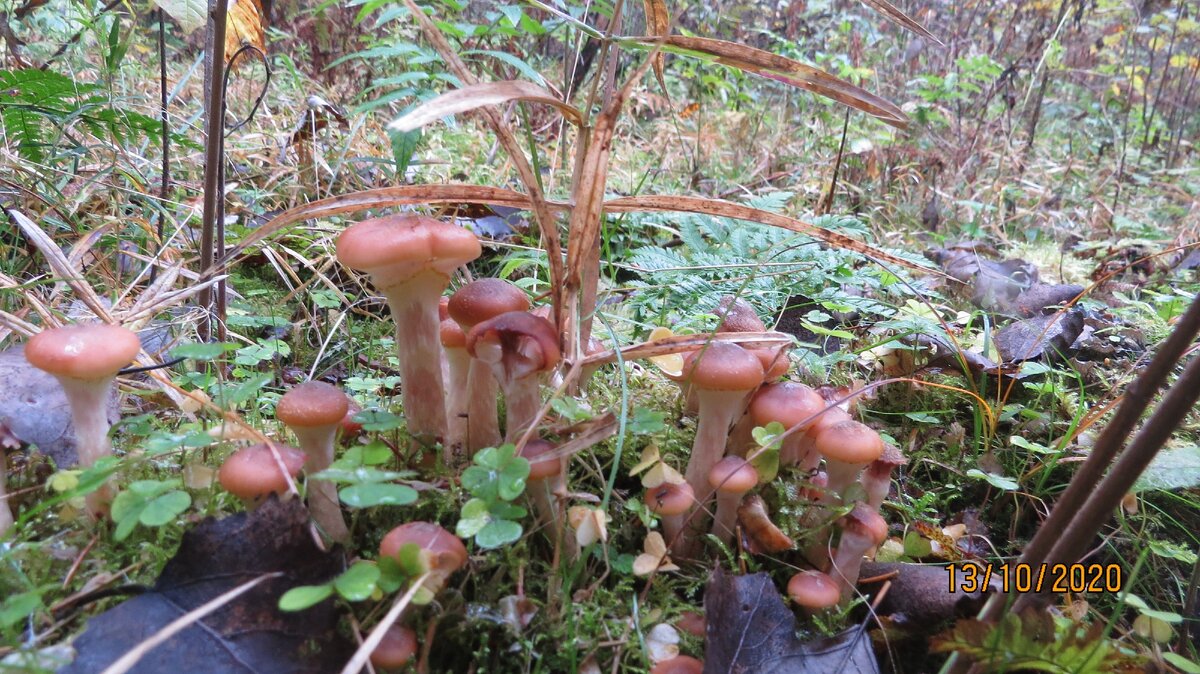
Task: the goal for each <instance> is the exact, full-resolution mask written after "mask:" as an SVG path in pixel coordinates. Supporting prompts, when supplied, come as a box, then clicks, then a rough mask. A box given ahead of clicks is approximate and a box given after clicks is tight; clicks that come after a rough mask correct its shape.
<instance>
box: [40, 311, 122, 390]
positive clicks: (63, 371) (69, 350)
mask: <svg viewBox="0 0 1200 674" xmlns="http://www.w3.org/2000/svg"><path fill="white" fill-rule="evenodd" d="M141 349H142V345H141V343H140V342H139V341H138V336H137V334H136V333H134V332H133V331H131V330H128V329H126V328H123V327H121V326H119V325H110V324H108V323H82V324H76V325H65V326H63V327H61V328H49V329H47V330H43V331H41V332H39V333H38V334H36V335H34V336H33V337H32V338H30V340H29V341H28V342H26V343H25V359H26V360H28V361H29V364H30V365H32V366H34V367H36V368H37V369H39V370H44V371H45V372H49V373H50V374H52V375H54V376H56V377H68V378H71V379H82V380H91V379H104V378H107V377H112V376H115V375H116V373H117V372H118V371H119V370H120V369H121V368H123V367H125V366H126V365H128V364H129V362H130V361H132V360H133V359H134V358H136V357H137V354H138V351H141Z"/></svg>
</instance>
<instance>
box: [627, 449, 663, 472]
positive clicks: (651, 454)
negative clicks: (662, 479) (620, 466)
mask: <svg viewBox="0 0 1200 674" xmlns="http://www.w3.org/2000/svg"><path fill="white" fill-rule="evenodd" d="M660 460H661V459H660V458H659V456H658V445H655V444H653V443H651V444H649V445H646V448H645V449H643V450H642V458H641V460H640V461H638V463H637V465H636V466H634V467H633V468H632V469H630V471H629V476H630V477H633V476H634V475H637V474H638V473H640V472H642V471H643V470H646V469H647V468H649V467H650V466H653V465H654V464H656V463H658V462H659V461H660Z"/></svg>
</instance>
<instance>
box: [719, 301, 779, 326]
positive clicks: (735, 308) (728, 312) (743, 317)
mask: <svg viewBox="0 0 1200 674" xmlns="http://www.w3.org/2000/svg"><path fill="white" fill-rule="evenodd" d="M716 314H717V316H718V317H719V316H724V317H725V318H724V320H722V321H721V325H719V326H717V332H765V331H766V329H767V326H766V325H764V324H763V322H762V319H761V318H759V317H758V312H756V311H754V307H752V306H750V303H749V302H747V301H746V300H744V299H742V298H740V297H735V296H733V295H726V296H725V297H722V298H721V301H720V302H719V303H718V304H717V311H716Z"/></svg>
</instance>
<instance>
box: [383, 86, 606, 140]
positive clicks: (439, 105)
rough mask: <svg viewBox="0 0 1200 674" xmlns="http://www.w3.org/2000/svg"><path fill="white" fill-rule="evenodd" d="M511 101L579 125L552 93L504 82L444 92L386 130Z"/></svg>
mask: <svg viewBox="0 0 1200 674" xmlns="http://www.w3.org/2000/svg"><path fill="white" fill-rule="evenodd" d="M512 101H524V102H527V103H544V104H546V105H552V106H554V107H555V108H557V109H558V111H559V112H561V113H562V114H563V116H564V117H566V118H567V121H569V122H571V123H572V124H574V125H575V126H579V125H581V124H583V115H581V114H580V113H579V111H578V110H576V109H575V108H574V107H572V106H570V105H568V104H566V103H564V102H562V101H560V100H559V99H558V98H556V97H555V96H554V94H552V93H550V92H549V91H547V90H545V89H543V88H542V87H539V86H538V85H536V84H534V83H533V82H525V81H522V80H504V81H501V82H484V83H481V84H468V85H467V86H465V87H462V88H461V89H454V90H453V91H447V92H446V93H444V94H442V95H440V96H437V97H435V98H432V99H430V100H428V101H426V102H424V103H422V104H421V105H418V106H417V107H416V109H414V110H412V111H411V112H409V113H408V114H406V115H404V116H403V117H400V118H399V119H397V120H395V121H393V122H392V123H391V124H389V125H388V128H390V129H394V130H396V131H405V132H407V131H413V130H415V129H419V128H421V127H422V126H425V125H426V124H430V123H432V122H436V121H437V120H439V119H442V118H443V117H450V116H452V115H457V114H459V113H463V112H468V111H470V110H475V109H476V108H482V107H483V106H485V105H501V104H504V103H509V102H512Z"/></svg>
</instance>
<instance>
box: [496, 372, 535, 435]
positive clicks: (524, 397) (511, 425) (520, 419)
mask: <svg viewBox="0 0 1200 674" xmlns="http://www.w3.org/2000/svg"><path fill="white" fill-rule="evenodd" d="M493 367H495V368H496V370H495V373H496V376H497V378H500V377H503V376H504V373H503V372H502V371H501V369H502V366H500V365H496V366H493ZM501 386H502V387H503V389H504V419H505V425H504V439H505V441H507V442H516V441H517V440H518V439H519V438H520V437H521V434H523V433H524V432H525V431H526V430H528V429H529V426H530V425H531V424H533V422H534V420H535V419H536V418H537V413H538V410H539V409H541V407H542V396H541V391H540V390H539V387H538V376H537V373H536V372H534V373H531V374H529V375H528V376H525V377H520V378H515V377H514V378H511V379H507V378H506V379H505V380H503V383H502V384H501Z"/></svg>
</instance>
